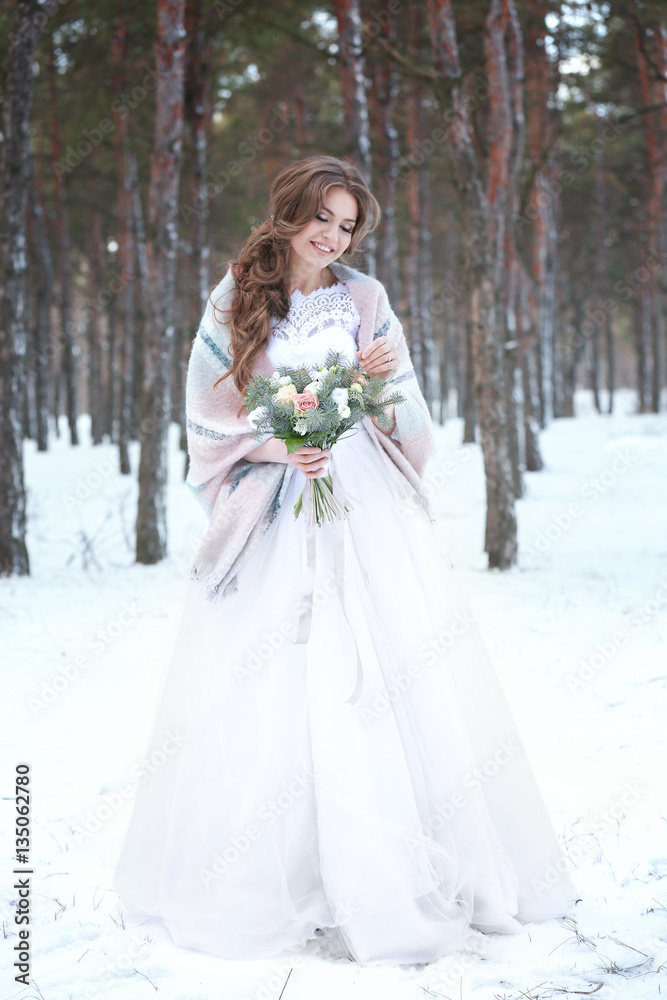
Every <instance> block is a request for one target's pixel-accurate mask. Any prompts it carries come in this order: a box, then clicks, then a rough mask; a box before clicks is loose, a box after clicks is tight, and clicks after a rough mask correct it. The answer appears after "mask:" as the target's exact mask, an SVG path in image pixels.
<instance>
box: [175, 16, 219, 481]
mask: <svg viewBox="0 0 667 1000" xmlns="http://www.w3.org/2000/svg"><path fill="white" fill-rule="evenodd" d="M204 13H205V12H204V3H203V0H188V3H187V9H186V13H185V27H186V31H187V35H188V38H189V39H190V43H189V46H188V52H187V71H186V77H185V98H184V115H185V121H186V122H187V124H188V126H189V129H190V135H191V137H192V149H193V154H194V155H193V160H194V181H193V184H192V198H193V202H192V203H193V205H197V206H199V208H198V210H197V212H196V213H195V214H194V232H193V235H192V266H193V268H194V271H195V275H196V281H197V297H196V298H193V296H192V295H189V296H188V303H189V309H188V316H187V329H186V325H185V323H183V322H180V323H178V324H177V337H176V342H175V344H174V407H173V412H174V419H176V420H178V422H179V425H180V428H181V436H180V447H181V451H183V452H185V454H186V462H185V471H184V475H185V476H187V472H188V461H187V432H186V421H185V372H186V368H187V361H188V358H189V356H190V351H191V348H192V341H193V339H194V337H195V335H196V333H197V324H198V321H199V318H200V317H201V316H202V315H203V314H204V310H205V309H206V304H207V301H208V295H209V284H210V264H211V262H210V255H211V251H210V247H209V243H208V217H209V211H208V197H207V194H206V170H207V166H208V142H209V133H210V128H211V113H212V107H211V60H212V41H211V39H210V38H207V37H206V33H205V27H204Z"/></svg>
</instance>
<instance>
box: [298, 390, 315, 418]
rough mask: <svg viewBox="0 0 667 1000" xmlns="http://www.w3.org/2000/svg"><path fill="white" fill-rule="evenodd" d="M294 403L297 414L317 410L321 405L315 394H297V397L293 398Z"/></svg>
mask: <svg viewBox="0 0 667 1000" xmlns="http://www.w3.org/2000/svg"><path fill="white" fill-rule="evenodd" d="M292 402H293V403H294V409H295V410H296V412H297V413H306V411H307V410H316V409H317V407H318V406H319V405H320V404H319V402H318V399H317V396H316V395H315V393H314V392H297V394H296V395H295V396H292Z"/></svg>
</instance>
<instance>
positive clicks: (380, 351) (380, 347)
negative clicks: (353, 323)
mask: <svg viewBox="0 0 667 1000" xmlns="http://www.w3.org/2000/svg"><path fill="white" fill-rule="evenodd" d="M357 358H358V359H359V364H360V365H361V367H362V368H363V369H364V371H365V372H368V374H369V375H382V376H386V375H388V374H389V373H390V372H393V371H395V370H396V368H398V355H397V353H396V348H395V347H394V345H393V342H392V341H391V340H389V337H384V336H383V337H378V338H377V340H374V341H373V342H372V343H370V344H369V345H368V347H364V349H363V351H357Z"/></svg>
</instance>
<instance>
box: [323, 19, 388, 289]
mask: <svg viewBox="0 0 667 1000" xmlns="http://www.w3.org/2000/svg"><path fill="white" fill-rule="evenodd" d="M333 9H334V13H335V15H336V18H337V20H338V67H339V79H340V89H341V93H342V96H343V107H344V112H345V123H344V128H345V143H346V146H347V149H348V152H349V154H350V155H351V156H352V157H353V158H354V161H355V162H356V164H357V166H358V167H359V169H360V170H361V172H362V174H363V175H364V177H365V178H366V182H367V183H368V185H369V186H371V185H372V183H373V168H372V161H371V140H370V130H369V121H368V102H367V99H366V85H365V72H366V68H365V62H364V57H363V55H362V48H363V46H362V39H361V17H360V14H359V0H333ZM364 259H365V261H366V266H367V271H368V274H369V275H371V276H372V277H375V275H376V268H377V264H376V239H375V234H374V233H369V234H368V235H367V237H366V240H365V251H364Z"/></svg>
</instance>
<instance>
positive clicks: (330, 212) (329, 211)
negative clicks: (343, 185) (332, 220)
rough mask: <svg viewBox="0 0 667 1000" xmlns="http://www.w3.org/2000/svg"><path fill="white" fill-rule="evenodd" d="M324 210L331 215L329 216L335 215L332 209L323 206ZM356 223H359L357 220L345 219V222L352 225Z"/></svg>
mask: <svg viewBox="0 0 667 1000" xmlns="http://www.w3.org/2000/svg"><path fill="white" fill-rule="evenodd" d="M322 208H323V209H324V211H325V212H328V213H329V215H334V214H335V213H334V212H332V211H331V209H330V208H327V206H326V205H322ZM356 221H357V220H356V219H343V222H352V223H356Z"/></svg>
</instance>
